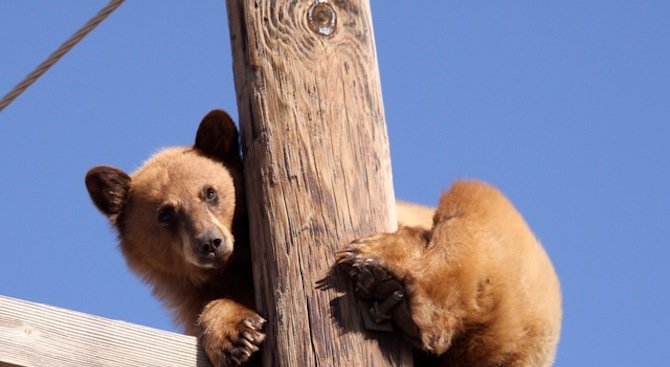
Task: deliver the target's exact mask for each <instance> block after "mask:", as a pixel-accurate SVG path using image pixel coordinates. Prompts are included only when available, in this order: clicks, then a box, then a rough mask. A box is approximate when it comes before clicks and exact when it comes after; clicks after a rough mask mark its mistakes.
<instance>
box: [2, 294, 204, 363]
mask: <svg viewBox="0 0 670 367" xmlns="http://www.w3.org/2000/svg"><path fill="white" fill-rule="evenodd" d="M0 366H1V367H7V366H11V367H15V366H16V367H18V366H20V367H28V366H36V367H37V366H40V367H41V366H73V367H74V366H77V367H79V366H109V367H112V366H114V367H121V366H123V367H130V366H157V367H158V366H186V367H188V366H193V367H196V366H197V367H205V366H210V364H209V362H208V361H207V357H206V356H205V354H204V352H202V351H201V350H200V348H199V347H198V345H197V340H196V338H194V337H191V336H185V335H181V334H175V333H170V332H167V331H163V330H157V329H152V328H148V327H145V326H140V325H134V324H130V323H127V322H123V321H116V320H109V319H105V318H102V317H96V316H91V315H87V314H83V313H80V312H75V311H69V310H65V309H62V308H58V307H53V306H47V305H41V304H37V303H32V302H27V301H22V300H17V299H13V298H9V297H4V296H0Z"/></svg>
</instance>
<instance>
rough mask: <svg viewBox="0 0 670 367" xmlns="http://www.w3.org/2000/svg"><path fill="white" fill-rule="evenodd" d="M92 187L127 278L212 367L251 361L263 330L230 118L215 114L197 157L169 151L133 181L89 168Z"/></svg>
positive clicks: (192, 151) (203, 130)
mask: <svg viewBox="0 0 670 367" xmlns="http://www.w3.org/2000/svg"><path fill="white" fill-rule="evenodd" d="M86 187H87V188H88V192H89V194H90V196H91V199H92V200H93V202H94V203H95V205H96V206H97V207H98V209H99V210H100V211H102V213H104V214H105V215H106V216H107V217H108V218H109V219H110V221H111V223H112V224H113V225H114V227H115V228H116V230H117V232H118V236H119V240H120V247H121V251H122V252H123V255H124V256H125V258H126V261H127V263H128V266H129V267H130V269H132V270H133V271H134V272H135V273H136V274H138V275H139V276H140V277H141V278H142V279H143V280H144V281H146V282H147V283H148V284H150V285H151V286H152V287H153V294H154V295H155V296H156V297H158V298H159V299H160V300H161V301H162V302H163V304H164V305H166V306H167V307H168V308H169V309H171V310H172V312H173V317H174V319H175V321H176V322H178V323H179V324H181V325H182V326H183V327H184V328H185V330H186V332H187V333H189V334H191V335H198V336H199V337H200V339H201V342H202V345H203V347H204V349H205V352H206V353H207V355H208V357H209V358H210V360H211V362H212V363H213V365H215V366H231V365H238V364H241V363H243V362H245V361H248V360H249V359H250V357H251V356H252V354H253V353H254V352H255V351H257V350H258V345H259V344H260V343H261V342H262V341H263V339H264V337H265V335H264V334H263V332H262V326H263V323H264V322H265V320H264V319H263V318H262V317H260V316H259V315H258V314H256V312H254V311H253V309H254V307H255V303H254V292H253V279H252V274H251V263H250V250H249V240H248V237H249V236H248V222H247V213H246V206H245V205H244V202H245V198H244V190H243V187H244V184H243V178H242V161H241V157H240V151H239V144H238V135H237V129H236V127H235V125H234V124H233V122H232V120H231V119H230V117H229V116H228V115H227V114H226V113H225V112H223V111H219V110H214V111H212V112H210V113H209V114H208V115H207V116H205V118H204V119H203V120H202V122H201V123H200V127H199V128H198V131H197V134H196V139H195V145H194V146H193V147H177V148H168V149H165V150H163V151H161V152H159V153H157V154H156V155H154V156H153V157H151V158H150V159H149V160H148V161H147V162H146V163H144V165H143V166H142V167H140V168H139V169H138V170H137V171H135V172H134V173H133V174H132V175H127V174H126V173H124V172H123V171H121V170H119V169H117V168H113V167H107V166H100V167H95V168H92V169H91V170H90V171H89V172H88V173H87V175H86ZM257 359H258V357H255V358H253V360H254V363H258V361H257Z"/></svg>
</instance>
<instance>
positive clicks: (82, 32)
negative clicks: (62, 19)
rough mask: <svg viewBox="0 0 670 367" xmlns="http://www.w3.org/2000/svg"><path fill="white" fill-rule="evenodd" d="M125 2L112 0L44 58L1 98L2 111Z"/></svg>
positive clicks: (0, 108) (0, 106)
mask: <svg viewBox="0 0 670 367" xmlns="http://www.w3.org/2000/svg"><path fill="white" fill-rule="evenodd" d="M122 3H123V0H111V1H110V2H109V3H107V5H105V7H104V8H102V9H101V10H100V11H99V12H98V14H96V15H95V16H94V17H93V18H91V20H89V21H88V22H86V24H85V25H84V26H83V27H81V28H80V29H79V30H78V31H77V32H76V33H75V34H73V35H72V36H71V37H70V38H69V39H68V40H67V41H65V42H64V43H63V44H62V45H60V47H58V49H56V51H54V52H53V53H52V54H51V55H49V57H48V58H47V59H46V60H44V61H43V62H42V63H41V64H40V65H39V66H38V67H37V68H36V69H35V70H33V71H32V72H31V73H30V74H28V76H27V77H26V78H25V79H23V81H22V82H21V83H19V84H17V85H16V86H15V87H14V88H13V89H12V90H11V91H10V92H9V93H7V94H6V95H5V96H4V97H2V100H0V112H1V111H2V110H3V109H5V107H7V106H8V105H9V104H10V103H12V101H13V100H14V99H15V98H16V97H18V96H19V95H20V94H21V93H23V92H24V91H25V90H26V89H28V87H29V86H30V85H31V84H33V83H34V82H35V80H37V78H39V77H40V76H42V74H44V73H45V72H46V71H47V70H49V68H50V67H51V66H53V64H55V63H56V62H58V60H60V58H61V57H63V55H65V54H66V53H67V52H68V51H70V50H71V49H72V48H73V47H74V46H75V45H76V44H77V43H79V41H81V40H82V39H83V38H84V37H85V36H86V35H87V34H88V33H89V32H91V31H92V30H93V29H94V28H95V27H96V26H98V24H100V22H102V21H103V20H105V18H107V16H108V15H109V14H111V13H112V12H113V11H114V10H116V8H118V7H119V6H120V5H121V4H122Z"/></svg>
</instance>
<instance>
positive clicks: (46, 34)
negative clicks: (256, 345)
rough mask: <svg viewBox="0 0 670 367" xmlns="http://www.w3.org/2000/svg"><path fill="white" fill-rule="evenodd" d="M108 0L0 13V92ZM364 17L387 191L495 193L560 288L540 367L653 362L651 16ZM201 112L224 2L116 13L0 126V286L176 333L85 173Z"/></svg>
mask: <svg viewBox="0 0 670 367" xmlns="http://www.w3.org/2000/svg"><path fill="white" fill-rule="evenodd" d="M105 3H106V1H46V0H42V1H2V2H0V48H1V51H0V54H1V56H0V94H2V95H4V94H5V93H6V92H7V91H9V90H10V89H11V88H12V87H13V86H14V85H15V84H16V83H18V82H19V81H20V80H21V79H22V78H23V77H24V76H25V75H26V74H27V73H28V72H30V71H31V70H32V69H33V68H34V67H35V66H36V65H37V64H38V63H40V62H41V61H42V60H43V59H44V58H45V57H46V56H47V55H49V54H50V53H51V52H52V51H53V50H54V49H55V48H56V47H57V46H58V45H59V44H60V43H61V42H63V41H64V40H65V39H67V37H69V36H70V35H71V34H72V33H73V32H74V31H76V30H77V29H78V28H79V27H80V26H81V25H83V24H84V23H85V22H86V21H87V20H88V19H89V18H90V17H91V16H93V15H94V14H95V13H96V12H97V11H98V10H99V9H100V8H101V7H102V6H103V5H104V4H105ZM372 6H373V19H374V30H375V36H376V43H377V51H378V57H379V65H380V71H381V80H382V85H383V95H384V104H385V111H386V119H387V125H388V130H389V134H390V140H391V151H392V160H393V171H394V172H393V173H394V182H395V190H396V195H397V196H398V197H401V198H404V199H407V200H411V201H415V202H419V203H424V204H431V205H434V204H435V203H436V201H437V198H438V196H439V193H440V192H441V191H442V190H444V189H446V188H447V187H448V186H449V184H450V183H451V182H452V181H453V180H454V179H456V178H459V177H476V178H481V179H484V180H487V181H489V182H491V183H493V184H495V185H497V186H498V187H500V188H501V189H502V190H503V191H504V192H505V193H506V194H507V195H508V196H509V197H510V198H511V199H512V201H513V202H514V203H515V204H516V206H517V207H518V208H519V210H520V211H521V212H522V213H523V214H524V215H525V217H526V219H527V221H528V222H529V223H530V225H531V227H532V228H533V229H534V231H535V233H536V234H537V236H538V237H539V238H540V239H541V240H542V242H543V243H544V245H545V247H546V249H547V251H548V253H549V254H550V256H551V257H552V259H553V261H554V264H555V266H556V269H557V271H558V274H559V276H560V278H561V281H562V288H563V294H564V322H563V332H562V336H561V343H560V346H559V351H558V358H557V364H556V365H557V366H664V365H667V363H668V360H670V349H669V348H668V345H667V344H668V336H669V335H670V317H669V316H668V310H670V294H669V291H670V273H669V270H668V267H669V265H670V243H669V241H668V237H669V236H668V235H669V232H670V214H669V213H670V195H669V194H668V192H669V188H670V148H669V146H670V2H662V1H618V0H611V1H553V2H549V1H541V2H540V1H514V2H504V3H503V2H486V4H483V3H482V2H476V1H468V2H452V1H430V2H429V1H382V0H373V1H372ZM214 107H220V108H224V109H227V110H228V111H230V112H231V113H232V114H233V115H234V116H236V115H237V110H236V105H235V94H234V84H233V78H232V66H231V58H230V45H229V40H228V26H227V23H226V13H225V5H224V1H223V0H219V1H198V2H187V1H180V2H177V1H161V2H158V1H153V2H150V1H128V2H126V3H125V4H124V5H122V6H121V8H119V10H117V12H116V13H114V14H112V15H111V16H110V18H108V19H107V20H106V21H105V22H104V23H103V24H102V25H101V26H100V27H99V28H98V29H96V30H95V31H94V32H93V33H91V34H90V35H89V36H88V37H87V38H86V39H84V41H83V42H82V43H80V44H79V45H78V46H77V47H76V48H75V49H74V50H73V51H71V52H70V53H69V54H67V55H66V56H65V57H64V58H63V59H62V60H61V61H60V62H59V63H58V64H56V66H55V67H54V68H52V69H51V70H50V71H49V72H48V73H47V74H46V75H44V76H43V77H42V78H41V79H40V80H39V81H38V82H37V83H36V84H34V85H33V86H32V87H31V88H30V89H29V90H28V91H27V92H26V93H25V94H23V95H22V96H20V97H19V98H18V99H17V100H16V101H15V102H14V103H13V104H12V105H10V106H9V107H8V108H7V109H5V110H4V111H3V112H1V113H0V167H1V169H2V172H3V174H2V179H0V205H1V209H2V210H1V211H0V213H1V214H0V216H1V220H0V246H2V247H1V248H2V250H1V252H0V294H2V295H8V296H12V297H17V298H23V299H28V300H32V301H36V302H41V303H48V304H53V305H57V306H61V307H66V308H70V309H75V310H79V311H83V312H87V313H92V314H96V315H101V316H105V317H109V318H114V319H122V320H128V321H131V322H135V323H140V324H144V325H149V326H153V327H158V328H164V329H168V330H175V329H174V327H173V326H172V325H171V322H170V318H169V316H168V315H167V313H166V312H165V311H164V310H163V309H162V308H161V307H160V305H159V304H158V302H156V301H155V300H154V299H153V298H152V297H151V295H150V293H149V290H148V288H147V287H146V286H144V285H143V284H141V283H140V282H139V281H138V280H137V279H136V278H135V277H134V276H133V275H132V274H130V273H129V272H128V270H127V269H126V265H125V263H124V261H123V259H122V257H121V255H120V253H119V252H118V250H117V247H116V246H117V245H116V239H115V236H114V233H113V232H112V230H111V228H110V226H109V225H108V223H107V221H106V218H104V217H103V216H102V215H100V214H99V213H98V212H97V210H96V209H95V208H94V207H93V205H92V204H91V202H90V200H89V198H88V194H87V192H86V190H85V187H84V184H83V177H84V174H85V173H86V171H87V170H88V169H89V168H90V167H92V166H95V165H99V164H111V165H115V166H117V167H120V168H122V169H124V170H126V171H132V170H133V169H135V168H137V167H138V166H139V165H140V164H141V163H142V161H143V160H144V159H145V158H147V157H148V156H149V155H150V154H151V153H152V152H155V151H156V150H157V149H158V148H160V147H164V146H170V145H182V144H191V142H192V141H193V139H194V134H195V129H196V127H197V123H198V122H199V121H200V119H201V117H202V116H203V115H204V114H205V113H206V112H207V111H209V110H210V109H212V108H214Z"/></svg>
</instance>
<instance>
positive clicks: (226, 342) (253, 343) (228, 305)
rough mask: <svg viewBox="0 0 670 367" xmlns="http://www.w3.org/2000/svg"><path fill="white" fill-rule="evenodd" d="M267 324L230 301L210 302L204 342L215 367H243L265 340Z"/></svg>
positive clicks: (205, 314) (203, 317)
mask: <svg viewBox="0 0 670 367" xmlns="http://www.w3.org/2000/svg"><path fill="white" fill-rule="evenodd" d="M263 324H265V320H264V319H263V318H262V317H260V316H259V315H258V314H256V313H255V312H253V311H251V310H248V309H246V308H245V307H244V306H241V305H239V304H237V303H234V302H232V301H229V300H216V301H212V302H210V303H209V304H208V305H207V306H206V307H205V309H204V310H203V312H202V315H200V320H199V326H200V340H201V342H202V345H203V348H204V349H205V352H206V353H207V356H208V357H209V360H210V361H211V362H212V365H213V366H221V367H227V366H239V365H241V364H242V363H244V362H246V361H248V360H249V358H250V357H251V355H252V354H254V353H255V352H256V351H258V347H259V345H260V344H261V343H262V342H263V340H264V339H265V334H264V333H263V332H262V329H263Z"/></svg>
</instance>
